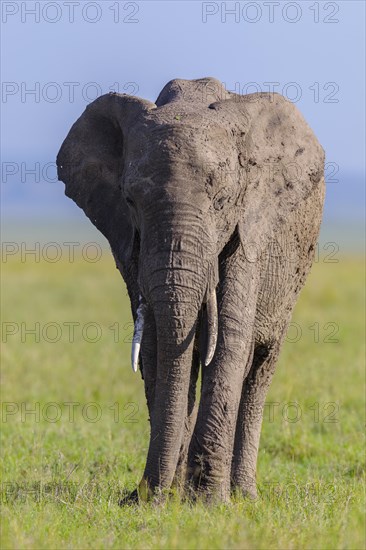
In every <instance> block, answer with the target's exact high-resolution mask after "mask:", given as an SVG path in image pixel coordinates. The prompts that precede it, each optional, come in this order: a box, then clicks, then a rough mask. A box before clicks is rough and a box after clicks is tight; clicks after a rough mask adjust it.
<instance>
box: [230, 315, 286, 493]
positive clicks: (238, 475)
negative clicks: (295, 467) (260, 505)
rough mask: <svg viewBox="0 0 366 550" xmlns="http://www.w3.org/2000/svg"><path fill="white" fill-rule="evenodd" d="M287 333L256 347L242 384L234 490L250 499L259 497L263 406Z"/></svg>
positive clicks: (234, 457) (233, 475)
mask: <svg viewBox="0 0 366 550" xmlns="http://www.w3.org/2000/svg"><path fill="white" fill-rule="evenodd" d="M286 327H287V323H286ZM276 328H277V329H278V327H276ZM284 333H285V329H282V331H281V336H280V337H278V332H277V335H276V338H277V340H274V339H272V341H271V339H268V342H270V341H271V343H268V344H267V345H264V344H257V345H256V347H255V350H254V356H253V362H252V365H251V367H250V371H249V373H248V376H247V377H246V379H245V381H244V384H243V390H242V396H241V401H240V407H239V414H238V419H237V425H236V434H235V445H234V453H233V459H232V466H231V487H232V491H233V492H236V491H238V490H239V491H240V493H241V494H242V495H244V496H249V497H251V498H256V497H257V485H256V470H257V458H258V449H259V440H260V434H261V428H262V420H263V410H264V404H265V400H266V396H267V392H268V388H269V386H270V384H271V381H272V378H273V375H274V372H275V368H276V363H277V359H278V356H279V351H280V347H281V342H282V339H283V335H284Z"/></svg>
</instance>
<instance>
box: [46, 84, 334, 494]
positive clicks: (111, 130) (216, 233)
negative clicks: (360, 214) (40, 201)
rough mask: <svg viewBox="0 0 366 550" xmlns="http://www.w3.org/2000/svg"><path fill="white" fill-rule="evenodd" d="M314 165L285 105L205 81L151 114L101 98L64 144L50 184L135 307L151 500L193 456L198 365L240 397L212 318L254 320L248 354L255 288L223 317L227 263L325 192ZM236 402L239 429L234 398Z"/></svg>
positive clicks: (167, 97)
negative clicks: (110, 261)
mask: <svg viewBox="0 0 366 550" xmlns="http://www.w3.org/2000/svg"><path fill="white" fill-rule="evenodd" d="M323 162H324V159H323V151H322V149H321V147H320V145H319V144H318V142H317V140H316V139H315V137H314V135H313V133H312V131H311V130H310V128H309V127H308V126H307V124H306V123H305V121H304V119H303V118H302V116H301V115H300V113H299V112H298V111H297V109H296V108H295V107H294V106H293V105H292V104H291V103H290V102H289V101H287V100H286V99H284V98H283V97H282V96H280V95H277V94H264V93H263V94H251V95H247V96H239V95H236V94H233V93H229V92H227V91H226V90H225V89H224V88H223V86H222V85H221V84H220V83H219V82H218V81H217V80H215V79H211V78H205V79H200V80H196V81H185V80H173V81H171V82H169V83H168V84H167V85H166V86H165V87H164V89H163V90H162V92H161V93H160V95H159V97H158V99H157V101H156V103H151V102H149V101H145V100H142V99H138V98H135V97H131V96H128V95H124V94H123V95H120V94H115V93H112V94H108V95H104V96H102V97H100V98H98V99H97V100H95V101H94V102H93V103H91V104H90V105H89V106H88V107H87V108H86V110H85V112H84V113H83V114H82V115H81V117H80V118H79V119H78V120H77V121H76V122H75V124H74V125H73V127H72V128H71V130H70V132H69V134H68V136H67V137H66V139H65V141H64V143H63V145H62V147H61V149H60V152H59V154H58V157H57V165H58V176H59V179H60V180H62V181H64V182H65V185H66V188H65V192H66V195H67V196H69V197H70V198H72V199H73V200H74V201H75V202H76V203H77V204H78V206H79V207H80V208H82V209H83V210H84V212H85V214H86V215H87V216H88V218H89V219H90V220H91V221H92V223H93V224H94V225H95V226H96V227H97V228H98V229H99V230H100V231H101V232H102V233H103V234H104V236H105V237H106V238H107V239H108V241H109V243H110V246H111V249H112V252H113V255H114V257H115V260H116V263H117V267H118V268H119V269H120V271H121V274H122V276H123V278H124V279H125V282H126V284H127V287H128V292H129V296H130V299H131V305H132V313H133V317H134V319H135V334H134V345H133V354H132V355H133V357H132V362H133V366H134V370H136V367H137V362H138V357H139V355H140V368H141V371H142V375H143V378H144V380H145V389H146V396H147V401H148V407H149V412H150V420H151V439H150V446H149V451H148V457H147V463H146V468H145V473H144V478H143V479H144V483H145V484H146V485H147V486H148V488H149V490H153V489H156V488H163V487H169V486H170V485H171V483H172V480H173V477H174V474H175V472H176V468H177V464H178V462H179V461H181V458H180V453H182V452H183V453H187V452H188V446H189V442H190V440H191V437H190V436H191V435H192V433H190V436H189V437H188V440H187V441H188V443H187V444H186V445H185V444H184V439H185V432H186V430H187V419H189V418H190V415H192V410H193V403H194V388H195V380H196V377H197V371H198V363H199V362H201V364H202V367H203V371H204V372H203V376H205V372H206V371H209V370H210V369H213V370H212V372H214V369H215V368H216V369H220V368H221V367H220V365H222V362H223V361H225V364H226V362H227V359H226V358H225V357H226V355H225V353H226V352H227V353H229V357H231V361H232V363H233V364H232V369H233V372H236V371H238V372H239V371H240V372H241V374H240V375H238V378H237V380H239V384H241V385H242V384H243V380H244V374H245V373H244V370H245V369H244V367H243V368H242V369H241V370H240V368H238V367H237V365H236V361H237V358H236V357H234V356H235V353H234V352H235V350H233V349H230V344H228V341H227V339H226V335H225V326H226V325H225V323H224V325H222V326H220V323H221V321H220V319H221V317H222V318H223V319H226V318H229V317H230V316H232V318H233V319H235V318H236V315H237V314H236V310H238V309H239V310H240V309H243V308H244V309H245V308H247V309H248V311H249V310H250V311H251V313H250V314H249V313H248V319H247V320H246V321H243V323H244V324H245V331H244V334H243V336H242V339H243V340H244V341H246V340H247V342H246V343H247V345H246V349H249V347H250V345H251V343H252V342H253V338H254V336H253V334H254V327H255V311H256V308H257V302H258V296H260V295H261V290H260V288H261V287H260V280H261V276H260V273H259V275H258V276H257V272H258V270H259V268H258V266H256V268H255V269H254V271H253V268H252V266H247V267H248V270H246V268H244V269H243V272H246V271H247V273H246V275H245V276H246V277H247V280H248V281H249V280H251V281H252V282H253V281H254V282H253V283H251V284H252V286H250V285H249V283H248V285H249V286H248V285H247V286H245V285H244V287H245V288H246V289H247V290H246V291H245V292H248V296H247V297H246V296H244V302H243V300H242V299H240V297H239V296H238V300H237V303H233V304H232V305H231V306H229V305H227V304H226V302H225V296H226V294H225V292H226V291H225V288H226V283H227V281H228V280H230V263H233V262H234V260H233V258H234V256H235V254H236V255H237V254H238V252H236V251H237V250H244V248H245V244H246V243H248V242H253V241H254V242H255V243H256V245H257V247H258V249H259V251H263V250H264V249H265V247H266V243H267V241H268V236H269V235H273V234H274V233H275V232H276V228H280V227H282V226H283V225H284V224H286V220H288V219H289V218H290V217H291V216H292V213H293V212H296V211H297V209H298V208H299V205H302V204H305V203H306V201H308V199H309V197H311V196H312V195H313V194H314V192H315V191H314V190H316V189H317V188H319V187H320V185H321V183H320V182H321V181H322V176H323ZM235 261H237V260H235ZM241 276H244V275H241ZM241 276H240V277H241ZM218 285H219V286H220V288H221V294H220V296H221V297H219V300H218V303H217V296H218V290H217V289H218V288H219V287H218ZM229 287H230V284H229ZM234 301H235V300H234ZM242 302H243V303H242ZM225 304H226V305H225ZM249 304H250V305H249ZM230 307H232V308H233V309H232V311H231V310H230ZM225 308H226V309H225ZM229 310H230V311H231V313H228V311H229ZM238 319H239V317H238ZM226 330H229V331H230V329H226ZM229 340H230V338H229ZM140 344H141V350H140ZM227 348H228V349H227ZM140 351H141V353H140ZM248 353H249V352H248ZM230 354H231V355H230ZM243 360H244V359H243ZM248 360H249V359H248ZM214 365H217V366H216V367H215V366H214ZM218 372H220V371H219V370H218ZM218 376H219V375H218ZM209 378H210V377H209V376H208V377H207V380H208V379H209ZM237 383H238V382H237V381H236V382H235V381H234V380H232V381H228V386H230V387H231V386H232V385H233V384H237ZM192 392H193V396H192ZM221 393H222V392H221ZM220 395H221V394H220ZM202 400H204V389H203V393H202V398H201V401H202ZM237 401H238V402H237V403H236V405H235V407H236V413H235V416H237V414H238V407H239V401H240V396H239V397H238V400H237ZM216 405H217V404H216ZM220 407H221V405H220V406H219V408H220ZM202 408H203V410H204V408H205V405H204V403H203V404H202ZM214 408H215V404H213V405H211V409H212V410H211V409H210V411H211V412H210V411H208V413H207V414H208V416H209V415H210V414H212V415H213V418H214V417H215V414H220V412H216V413H214V412H213V409H214ZM202 415H203V413H202V414H201V416H202ZM199 418H200V417H199ZM192 422H193V424H194V420H192ZM197 422H199V421H197ZM200 422H201V424H202V426H204V423H205V419H203V418H202V419H201V421H200ZM206 422H208V420H207V418H206ZM190 429H192V426H191V428H190ZM202 430H203V431H204V428H202V429H201V430H198V432H199V433H198V434H197V437H198V438H199V437H200V435H199V434H200V433H201V432H202ZM231 431H232V430H231ZM233 438H234V435H233V434H232V436H231V444H229V446H230V445H231V450H230V449H229V450H227V449H226V451H225V452H227V453H228V455H230V453H232V449H233V445H234V441H233ZM184 447H186V449H185V450H184V449H183V448H184ZM191 447H192V444H191ZM203 447H204V446H203ZM201 450H202V449H201ZM202 452H203V453H204V449H203V451H202ZM192 453H193V455H194V454H195V453H194V451H193V450H192ZM193 455H192V456H193ZM195 456H197V453H196V454H195ZM184 460H185V458H184ZM194 469H195V467H194V465H193V466H192V468H191V471H194Z"/></svg>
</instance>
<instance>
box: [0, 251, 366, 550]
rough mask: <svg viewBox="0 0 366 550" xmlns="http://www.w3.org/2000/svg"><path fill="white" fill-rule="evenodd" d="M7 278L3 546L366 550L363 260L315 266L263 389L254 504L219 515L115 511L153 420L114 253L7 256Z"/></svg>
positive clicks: (139, 465) (200, 510)
mask: <svg viewBox="0 0 366 550" xmlns="http://www.w3.org/2000/svg"><path fill="white" fill-rule="evenodd" d="M2 275H3V277H2V279H3V313H2V329H3V333H2V353H3V357H2V441H1V443H2V444H1V462H2V475H1V479H2V522H1V527H2V529H1V531H2V533H1V534H2V541H1V547H2V548H4V549H5V548H14V549H22V548H34V549H41V548H55V549H59V548H80V549H85V548H95V549H99V548H141V549H148V548H159V549H160V548H162V549H168V548H169V549H175V548H182V549H183V548H184V549H191V548H192V549H193V548H213V549H215V548H233V549H242V548H252V549H257V548H262V549H272V548H273V549H275V548H276V549H277V548H278V549H300V548H301V549H303V548H306V549H328V548H329V549H357V550H358V549H361V548H364V547H365V538H364V519H363V506H364V440H363V433H364V374H363V361H364V349H363V344H362V342H363V338H364V318H363V308H364V297H363V290H362V289H363V282H364V279H363V262H362V260H361V259H358V258H340V260H339V262H338V263H326V262H324V261H318V262H317V263H316V264H315V265H314V268H313V271H312V273H311V276H310V278H309V280H308V284H307V286H306V288H305V289H304V291H303V292H302V294H301V297H300V300H299V302H298V304H297V306H296V310H295V314H294V317H293V324H292V325H291V327H290V330H289V332H288V337H287V342H286V344H285V346H284V348H283V351H282V354H281V358H280V362H279V364H278V368H277V373H276V376H275V379H274V382H273V384H272V387H271V390H270V393H269V396H268V403H267V406H266V411H265V419H264V425H263V432H262V438H261V447H260V454H259V465H258V488H259V494H260V496H259V498H258V500H257V501H255V502H251V501H248V500H244V499H237V500H235V501H233V502H232V503H231V504H230V505H220V506H207V505H204V504H203V503H198V504H196V505H194V506H192V505H189V504H188V503H185V504H182V503H180V502H179V501H178V500H177V499H172V500H171V501H169V502H168V503H166V504H164V505H159V506H154V505H150V504H149V505H142V506H140V507H137V508H135V507H127V508H124V509H120V508H119V507H118V506H117V501H118V497H119V495H120V494H121V493H122V492H123V491H124V490H125V489H126V488H127V489H133V488H134V487H135V486H136V483H137V482H138V481H139V479H140V476H141V474H142V471H143V466H144V460H145V455H146V451H147V442H148V422H147V411H146V405H145V399H144V393H143V384H142V381H141V378H140V376H139V375H134V374H133V373H132V370H131V367H130V364H129V356H130V339H131V330H132V329H131V320H130V313H129V303H128V298H127V297H126V291H125V288H124V285H123V282H122V280H121V278H120V276H119V275H118V273H117V271H116V270H115V269H114V265H113V262H112V259H111V257H110V256H109V254H107V252H105V253H103V256H102V258H101V259H100V261H97V262H95V263H90V262H87V261H85V260H83V259H82V258H79V259H77V260H76V261H75V262H73V263H70V262H69V261H66V259H65V258H61V260H60V261H58V262H55V263H51V262H46V261H41V262H39V263H37V262H36V261H34V259H32V258H27V262H25V263H23V262H21V261H20V259H19V257H18V256H16V257H14V259H12V260H9V261H8V262H7V263H6V264H3V273H2ZM37 323H38V325H37ZM32 330H33V333H32V332H31V331H32Z"/></svg>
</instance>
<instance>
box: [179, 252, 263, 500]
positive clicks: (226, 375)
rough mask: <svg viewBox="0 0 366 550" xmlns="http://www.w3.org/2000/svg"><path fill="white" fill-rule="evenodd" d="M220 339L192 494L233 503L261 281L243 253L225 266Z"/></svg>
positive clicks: (193, 458) (207, 387)
mask: <svg viewBox="0 0 366 550" xmlns="http://www.w3.org/2000/svg"><path fill="white" fill-rule="evenodd" d="M220 271H221V273H220V286H219V291H218V305H219V337H218V342H217V347H216V352H215V355H214V358H213V360H212V362H211V363H210V364H209V365H208V366H207V367H204V368H203V374H202V391H201V400H200V406H199V410H198V417H197V422H196V426H195V429H194V433H193V437H192V441H191V445H190V449H189V459H188V464H189V476H190V483H191V485H192V486H193V489H194V490H195V491H197V492H198V494H200V493H202V494H204V495H205V496H207V497H208V498H218V499H220V500H228V499H229V498H230V470H231V459H232V452H233V445H234V436H235V426H236V418H237V413H238V408H239V403H240V397H241V389H242V386H243V378H244V368H243V366H242V365H243V360H244V361H246V360H247V358H248V357H249V355H250V353H251V342H252V333H253V322H254V317H255V306H256V296H257V288H258V277H257V274H256V273H255V269H254V266H252V265H249V264H248V263H247V262H246V261H244V260H243V258H241V257H240V255H239V252H238V251H237V252H236V253H234V254H233V256H232V257H230V258H229V259H228V260H227V261H226V262H225V263H224V264H223V265H222V266H220Z"/></svg>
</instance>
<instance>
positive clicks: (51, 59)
mask: <svg viewBox="0 0 366 550" xmlns="http://www.w3.org/2000/svg"><path fill="white" fill-rule="evenodd" d="M1 8H2V38H1V41H2V81H3V84H2V87H3V88H2V92H3V94H2V163H3V164H2V168H3V177H2V186H3V207H4V208H7V209H8V213H10V214H12V215H16V214H18V215H19V216H23V215H28V217H31V216H32V214H33V213H35V212H38V215H40V213H41V212H42V211H46V210H47V211H48V212H58V213H59V215H60V217H62V216H67V215H68V214H70V215H72V214H74V213H75V210H74V207H73V206H72V204H71V201H68V200H67V199H66V198H64V197H63V185H62V184H61V183H50V182H47V181H46V182H44V181H43V183H37V182H35V178H36V176H34V175H32V174H27V173H26V170H27V169H28V168H32V167H34V164H35V162H39V163H40V171H41V172H42V168H43V170H44V174H46V180H47V179H48V180H51V179H52V178H53V177H54V171H53V169H52V167H50V168H49V169H48V170H46V169H45V168H44V166H45V164H46V163H47V162H54V159H55V156H56V154H57V151H58V149H59V147H60V144H61V142H62V140H63V139H64V137H65V136H66V134H67V132H68V130H69V128H70V126H71V124H72V123H73V122H74V121H75V119H76V118H77V117H78V116H79V115H80V114H81V112H82V111H83V110H84V108H85V106H86V105H87V103H88V101H90V100H91V99H93V98H94V97H96V95H98V94H99V93H106V92H108V91H110V90H111V89H117V87H118V89H119V91H126V92H127V93H135V94H136V95H139V96H141V97H145V98H148V99H151V100H154V99H156V97H157V95H158V93H159V91H160V90H161V88H162V87H163V86H164V84H165V83H166V82H167V81H168V80H170V79H172V78H175V77H179V78H187V79H189V78H198V77H202V76H214V77H216V78H218V79H219V80H221V81H223V82H224V83H225V85H226V87H227V88H228V89H229V90H236V91H239V90H240V91H241V92H244V93H245V92H246V91H248V92H252V91H256V90H260V89H261V90H264V91H268V89H269V86H270V85H269V84H266V83H278V84H273V86H274V89H275V90H276V91H279V92H281V93H284V95H287V96H288V97H289V98H290V99H293V100H295V101H296V103H297V105H298V107H299V108H300V110H301V111H302V112H303V114H304V116H305V118H306V119H307V121H308V122H309V124H310V125H311V127H312V128H313V130H314V131H315V133H316V134H317V136H318V138H319V140H320V142H321V143H322V145H323V147H324V149H325V150H326V158H327V162H328V163H333V164H329V165H328V172H327V174H328V179H331V173H332V171H333V170H334V169H335V168H337V167H339V172H338V173H337V174H336V175H334V176H333V179H335V180H339V181H338V182H334V181H333V182H329V184H328V197H327V201H328V203H327V209H328V210H327V216H329V217H330V218H332V217H333V218H337V216H339V215H340V216H342V213H343V214H344V216H345V217H346V218H349V219H352V217H355V216H356V217H358V218H359V217H360V216H362V213H363V211H362V208H363V207H362V202H363V196H364V195H363V182H362V176H363V174H364V149H365V123H364V119H365V112H364V98H365V74H364V64H365V58H364V57H365V54H364V51H365V49H364V46H365V35H364V15H365V14H364V12H365V4H364V2H363V1H347V2H339V1H337V2H314V1H311V2H307V1H300V2H299V1H298V2H284V1H278V2H200V1H184V2H176V1H160V2H158V1H145V2H118V1H117V0H113V1H109V0H104V1H102V2H87V1H82V0H80V1H73V2H68V1H59V2H51V1H50V2H49V1H41V2H13V1H9V2H7V1H4V0H3V1H2V3H1ZM31 12H33V13H31ZM52 21H53V22H52ZM93 21H94V22H93ZM67 83H69V84H67ZM250 83H252V84H250ZM249 84H250V85H249ZM32 89H33V90H36V92H35V94H34V93H33V94H32V93H29V91H30V90H32ZM9 162H14V163H15V164H14V166H13V165H9V164H4V163H9ZM21 162H23V163H24V164H23V169H22V166H21V165H20V164H19V163H21ZM46 168H47V167H46ZM12 170H14V172H16V173H15V174H14V175H12V174H11V173H10V172H11V171H12ZM44 174H43V175H44ZM37 177H38V176H37ZM22 179H23V180H25V181H23V182H22ZM40 179H41V180H42V173H41V174H40ZM43 179H44V178H43ZM329 209H330V210H329Z"/></svg>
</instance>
